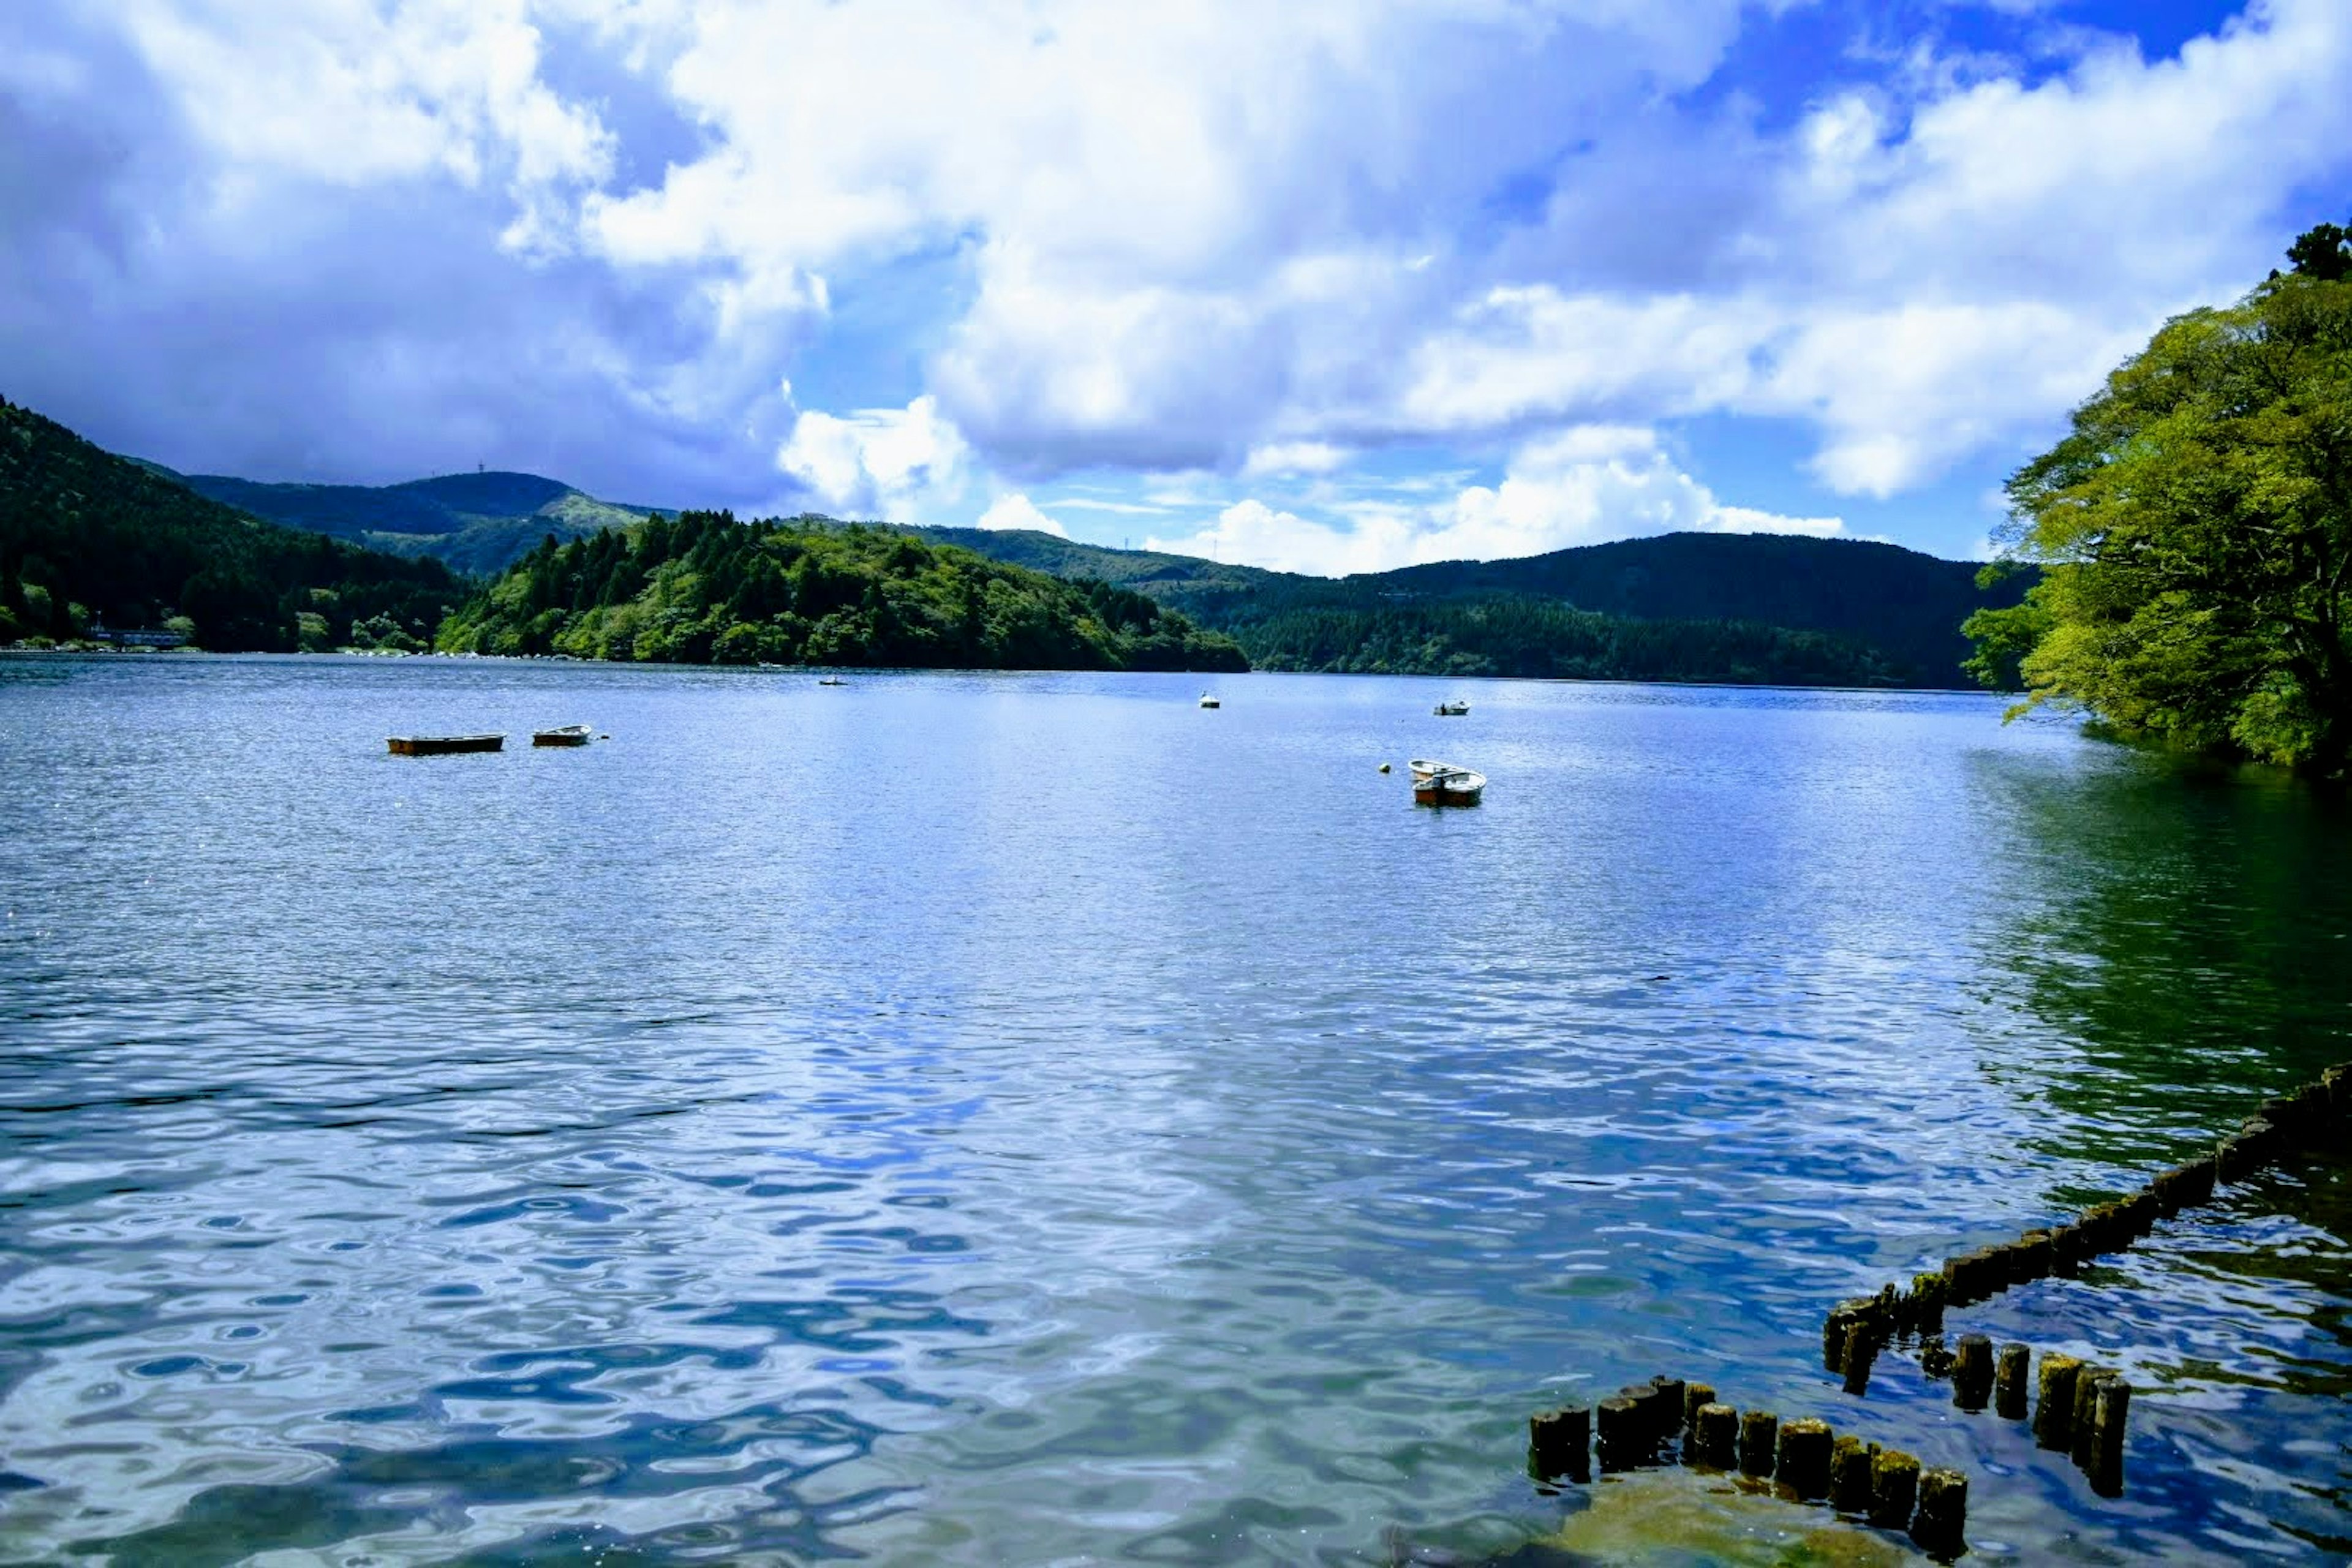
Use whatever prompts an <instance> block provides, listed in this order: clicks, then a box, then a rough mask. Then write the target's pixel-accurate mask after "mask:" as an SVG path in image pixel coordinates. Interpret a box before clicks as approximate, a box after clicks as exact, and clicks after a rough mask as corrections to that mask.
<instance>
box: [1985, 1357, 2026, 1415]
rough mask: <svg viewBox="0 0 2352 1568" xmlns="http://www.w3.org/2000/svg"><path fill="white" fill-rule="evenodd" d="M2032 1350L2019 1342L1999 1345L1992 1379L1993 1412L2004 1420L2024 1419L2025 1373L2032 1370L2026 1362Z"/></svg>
mask: <svg viewBox="0 0 2352 1568" xmlns="http://www.w3.org/2000/svg"><path fill="white" fill-rule="evenodd" d="M2032 1354H2033V1352H2031V1351H2029V1350H2027V1349H2026V1348H2025V1347H2024V1346H2023V1345H2021V1344H2013V1343H2012V1344H2006V1345H2003V1346H2001V1347H2000V1361H1999V1364H1998V1365H1997V1366H1996V1367H1995V1369H1994V1372H1993V1379H1992V1408H1993V1414H1995V1415H1999V1416H2000V1418H2001V1419H2002V1420H2004V1421H2022V1420H2024V1419H2025V1407H2026V1374H2027V1373H2029V1372H2030V1371H2031V1370H2032V1369H2031V1368H2030V1367H2029V1366H2028V1365H2027V1363H2028V1362H2029V1361H2030V1360H2031V1359H2032Z"/></svg>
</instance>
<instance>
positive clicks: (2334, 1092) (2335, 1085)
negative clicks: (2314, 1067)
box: [2319, 1063, 2352, 1116]
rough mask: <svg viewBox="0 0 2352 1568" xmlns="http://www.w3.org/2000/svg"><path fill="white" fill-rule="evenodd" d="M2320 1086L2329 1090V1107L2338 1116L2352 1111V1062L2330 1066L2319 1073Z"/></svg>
mask: <svg viewBox="0 0 2352 1568" xmlns="http://www.w3.org/2000/svg"><path fill="white" fill-rule="evenodd" d="M2319 1086H2320V1087H2321V1088H2322V1089H2326V1091H2327V1109H2328V1110H2330V1111H2332V1112H2334V1113H2335V1114H2336V1115H2337V1116H2342V1115H2344V1114H2345V1113H2346V1112H2347V1111H2352V1063H2347V1064H2345V1065H2344V1066H2342V1067H2333V1068H2328V1069H2327V1070H2326V1072H2324V1073H2321V1074H2320V1075H2319Z"/></svg>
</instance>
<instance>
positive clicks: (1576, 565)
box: [918, 528, 2033, 687]
mask: <svg viewBox="0 0 2352 1568" xmlns="http://www.w3.org/2000/svg"><path fill="white" fill-rule="evenodd" d="M918 531H919V533H921V534H922V535H923V536H924V537H926V538H929V539H933V540H938V541H940V542H950V543H954V544H958V545H961V546H962V547H964V548H966V549H969V550H974V551H978V552H981V553H982V554H986V555H992V556H994V557H996V558H997V559H999V560H1005V561H1013V562H1018V563H1021V564H1024V565H1028V566H1034V567H1036V568H1038V569H1039V570H1042V571H1048V572H1053V573H1055V574H1057V575H1065V576H1091V577H1099V578H1101V579H1103V580H1105V581H1107V582H1112V583H1117V584H1121V585H1122V586H1125V587H1129V588H1132V589H1134V590H1135V591H1136V592H1138V593H1142V594H1148V595H1150V596H1151V597H1152V598H1154V599H1156V600H1158V601H1159V602H1160V603H1161V604H1164V605H1170V606H1171V607H1172V608H1175V609H1180V610H1181V611H1183V612H1184V613H1185V614H1186V615H1188V616H1191V617H1192V618H1193V619H1194V620H1196V621H1198V622H1200V623H1201V624H1202V625H1203V626H1212V627H1215V628H1216V629H1218V630H1221V631H1225V632H1229V633H1231V634H1232V635H1233V637H1234V639H1235V640H1236V641H1238V642H1239V643H1240V644H1241V646H1242V647H1243V648H1244V650H1245V651H1246V652H1247V653H1248V654H1249V656H1250V658H1252V660H1253V661H1255V663H1256V664H1258V665H1259V666H1260V667H1261V668H1281V669H1378V670H1384V671H1388V672H1391V673H1423V674H1494V675H1516V674H1525V675H1542V674H1555V673H1557V674H1569V673H1587V674H1593V675H1609V676H1615V677H1620V678H1623V679H1710V680H1766V681H1774V682H1778V681H1782V680H1787V681H1790V682H1791V683H1799V684H1811V683H1816V682H1818V681H1822V680H1834V681H1835V682H1837V683H1839V684H1844V683H1846V679H1847V676H1848V675H1851V676H1853V678H1854V683H1856V684H1864V685H1880V684H1885V685H1896V686H1916V687H1968V686H1973V685H1974V684H1975V682H1974V681H1973V680H1971V679H1969V676H1968V674H1967V673H1966V671H1965V670H1963V669H1962V668H1961V661H1962V660H1963V659H1965V658H1967V657H1968V655H1969V642H1968V639H1967V638H1966V637H1962V636H1961V635H1960V629H1959V628H1960V623H1961V622H1962V621H1964V620H1966V619H1967V618H1968V617H1969V616H1970V615H1972V614H1974V613H1975V612H1976V611H1977V610H1979V609H1981V608H1985V607H1988V606H1995V607H1998V606H2005V605H2013V604H2015V603H2017V602H2018V601H2019V600H2020V599H2021V597H2022V596H2023V595H2024V592H2025V590H2026V588H2027V587H2029V586H2030V585H2031V584H2032V582H2033V577H2032V574H2016V575H2013V576H2011V578H2010V579H2008V580H2007V581H2005V582H2003V583H2000V584H1997V585H1996V586H1994V587H1992V588H1990V589H1983V588H1979V587H1978V586H1977V582H1976V573H1977V567H1976V565H1975V563H1971V562H1966V561H1944V560H1939V559H1937V557H1935V556H1932V555H1926V554H1922V553H1921V552H1918V551H1916V550H1906V549H1904V548H1902V547H1901V546H1899V545H1894V544H1880V543H1874V542H1866V541H1862V540H1845V539H1808V538H1804V537H1801V536H1797V535H1789V534H1749V533H1669V534H1663V535H1658V536H1655V537H1652V538H1646V539H1627V540H1620V541H1617V542H1613V543H1609V544H1592V545H1583V546H1580V547H1578V548H1576V549H1572V550H1559V551H1554V552H1551V553H1549V554H1548V555H1534V556H1528V557H1525V558H1523V559H1520V560H1515V561H1483V562H1480V561H1448V562H1440V563H1434V564H1432V565H1427V566H1407V567H1402V568H1401V569H1399V570H1397V571H1393V572H1381V573H1370V574H1360V575H1356V576H1351V577H1340V578H1328V577H1309V576H1304V575H1301V574H1296V573H1287V572H1267V571H1262V570H1260V569H1258V568H1255V567H1249V566H1229V565H1223V564H1221V563H1216V562H1210V561H1199V560H1194V559H1192V558H1191V557H1188V556H1181V555H1164V554H1160V553H1157V552H1150V551H1128V550H1110V549H1106V548H1104V547H1101V546H1098V545H1090V544H1077V543H1074V542H1071V541H1069V540H1066V539H1059V538H1055V536H1053V535H1051V534H1045V533H1036V532H1030V531H1004V532H995V531H986V530H982V529H963V528H959V529H941V528H930V529H921V530H918ZM1571 610H1573V611H1582V612H1588V613H1590V614H1594V615H1599V616H1607V617H1611V618H1612V619H1618V620H1623V619H1633V620H1638V621H1642V622H1645V623H1662V624H1670V625H1673V626H1678V627H1679V628H1680V629H1679V630H1678V631H1676V632H1675V634H1674V635H1675V637H1680V638H1682V639H1684V640H1685V642H1686V643H1687V645H1688V649H1687V654H1688V656H1687V657H1685V654H1683V653H1674V654H1669V653H1668V652H1667V650H1666V648H1665V647H1664V644H1663V643H1661V642H1660V641H1659V640H1658V637H1659V636H1660V634H1659V633H1658V632H1657V631H1655V630H1652V631H1648V632H1643V633H1641V634H1639V635H1638V637H1636V635H1635V634H1633V633H1630V632H1629V633H1623V634H1620V635H1619V636H1618V641H1617V646H1619V647H1621V648H1622V652H1623V655H1624V657H1623V658H1622V659H1617V660H1614V661H1612V659H1611V658H1604V657H1601V655H1600V654H1598V653H1597V652H1596V651H1595V650H1596V645H1595V644H1594V642H1593V641H1592V638H1593V637H1597V636H1598V635H1599V633H1598V629H1597V628H1596V627H1595V626H1593V624H1592V623H1591V622H1589V621H1568V620H1561V619H1559V618H1558V616H1559V613H1561V612H1565V611H1571ZM1726 623H1729V624H1732V625H1736V626H1744V627H1747V628H1748V630H1747V631H1745V632H1742V633H1741V634H1739V636H1738V637H1737V638H1732V637H1729V636H1728V634H1727V633H1725V632H1724V631H1722V630H1721V629H1720V628H1721V627H1722V626H1723V625H1724V624H1726ZM1571 628H1574V629H1571ZM1701 628H1711V629H1701ZM1765 628H1780V629H1781V630H1783V631H1785V632H1787V633H1790V634H1795V633H1805V634H1811V636H1812V638H1813V640H1812V641H1810V642H1805V643H1802V644H1800V643H1799V642H1797V641H1794V640H1790V639H1789V638H1783V639H1782V640H1781V641H1780V642H1779V643H1777V644H1776V643H1774V642H1772V640H1771V639H1769V638H1766V637H1760V635H1759V633H1760V632H1761V630H1763V629H1765ZM1351 635H1354V636H1357V637H1359V638H1360V640H1359V641H1357V642H1355V643H1352V644H1351V643H1350V642H1349V637H1350V636H1351ZM1555 636H1559V637H1567V638H1568V639H1569V640H1568V641H1567V642H1565V643H1561V644H1560V645H1559V646H1558V647H1554V646H1553V643H1552V641H1551V639H1553V638H1554V637H1555ZM1637 642H1638V643H1639V644H1640V645H1641V646H1642V647H1644V648H1645V649H1647V650H1648V651H1646V652H1643V653H1642V654H1641V655H1640V656H1639V657H1635V655H1634V651H1633V650H1634V647H1635V644H1636V643H1637ZM1710 644H1711V645H1713V646H1714V647H1715V648H1716V650H1717V651H1716V653H1715V654H1714V655H1706V656H1702V653H1701V649H1702V647H1705V646H1706V645H1710ZM1735 645H1736V647H1735ZM1840 650H1843V651H1840ZM1711 661H1712V662H1711ZM1841 667H1843V668H1844V669H1845V673H1844V674H1832V670H1833V669H1836V668H1841ZM1710 668H1711V669H1712V670H1713V673H1687V674H1669V673H1664V671H1666V670H1669V669H1674V670H1688V671H1693V672H1696V671H1701V670H1707V669H1710ZM1807 669H1811V670H1815V671H1818V672H1819V673H1817V674H1814V675H1811V676H1808V675H1806V674H1804V673H1803V672H1804V671H1805V670H1807Z"/></svg>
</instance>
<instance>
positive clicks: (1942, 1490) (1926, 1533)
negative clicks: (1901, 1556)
mask: <svg viewBox="0 0 2352 1568" xmlns="http://www.w3.org/2000/svg"><path fill="white" fill-rule="evenodd" d="M1968 1522H1969V1478H1968V1477H1966V1476H1964V1475H1962V1474H1961V1473H1960V1472H1959V1471H1958V1470H1942V1469H1937V1470H1929V1471H1927V1472H1926V1473H1925V1474H1923V1475H1922V1476H1920V1478H1919V1513H1918V1517H1917V1518H1916V1519H1914V1520H1913V1521H1911V1539H1912V1540H1914V1541H1916V1542H1918V1543H1919V1546H1920V1549H1921V1550H1922V1551H1924V1552H1933V1553H1935V1554H1936V1555H1937V1556H1949V1555H1953V1554H1955V1553H1957V1552H1959V1550H1960V1549H1961V1547H1962V1546H1964V1545H1965V1544H1966V1543H1967V1539H1966V1538H1967V1535H1968Z"/></svg>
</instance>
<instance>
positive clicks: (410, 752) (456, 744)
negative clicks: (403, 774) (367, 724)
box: [383, 735, 507, 757]
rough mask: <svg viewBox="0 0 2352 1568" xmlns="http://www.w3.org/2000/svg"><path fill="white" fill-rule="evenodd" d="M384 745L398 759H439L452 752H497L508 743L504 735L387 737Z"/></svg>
mask: <svg viewBox="0 0 2352 1568" xmlns="http://www.w3.org/2000/svg"><path fill="white" fill-rule="evenodd" d="M383 743H384V745H385V746H386V747H387V748H388V749H389V750H390V751H391V752H392V754H393V755H394V756H396V757H439V756H446V755H447V754H448V753H449V752H495V751H497V750H498V749H499V747H501V746H503V745H505V744H506V743H507V738H506V737H505V736H504V735H387V736H385V737H384V741H383Z"/></svg>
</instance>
